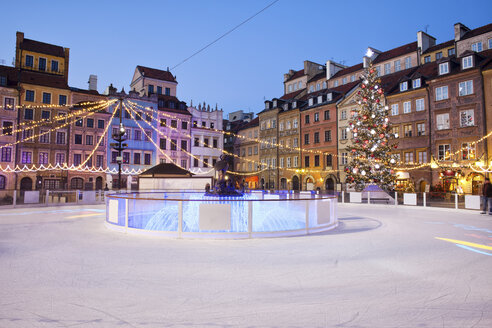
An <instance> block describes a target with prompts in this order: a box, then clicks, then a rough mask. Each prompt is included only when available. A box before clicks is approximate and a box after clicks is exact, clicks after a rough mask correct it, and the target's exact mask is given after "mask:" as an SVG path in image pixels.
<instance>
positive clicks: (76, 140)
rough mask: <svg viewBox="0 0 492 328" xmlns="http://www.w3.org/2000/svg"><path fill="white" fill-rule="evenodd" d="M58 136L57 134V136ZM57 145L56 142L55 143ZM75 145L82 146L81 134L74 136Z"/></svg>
mask: <svg viewBox="0 0 492 328" xmlns="http://www.w3.org/2000/svg"><path fill="white" fill-rule="evenodd" d="M57 135H58V134H57ZM57 143H58V142H57ZM74 143H75V144H76V145H81V144H82V135H81V134H76V135H75V142H74Z"/></svg>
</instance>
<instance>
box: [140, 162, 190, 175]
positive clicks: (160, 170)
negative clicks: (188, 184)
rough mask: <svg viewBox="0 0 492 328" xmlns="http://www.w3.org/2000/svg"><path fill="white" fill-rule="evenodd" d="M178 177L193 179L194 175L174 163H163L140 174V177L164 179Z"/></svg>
mask: <svg viewBox="0 0 492 328" xmlns="http://www.w3.org/2000/svg"><path fill="white" fill-rule="evenodd" d="M176 175H179V176H187V177H191V176H192V175H193V173H191V172H190V171H188V170H185V169H182V168H180V167H179V166H177V165H176V164H174V163H161V164H157V165H156V166H154V167H151V168H150V169H148V170H147V171H144V172H142V173H140V174H139V177H144V178H145V177H149V178H150V177H152V178H154V177H156V178H158V177H162V178H164V177H166V176H176Z"/></svg>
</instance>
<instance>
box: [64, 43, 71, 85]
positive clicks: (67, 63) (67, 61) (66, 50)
mask: <svg viewBox="0 0 492 328" xmlns="http://www.w3.org/2000/svg"><path fill="white" fill-rule="evenodd" d="M64 50H65V68H64V70H63V77H64V78H65V82H66V83H67V84H68V67H69V63H70V61H69V60H70V48H64Z"/></svg>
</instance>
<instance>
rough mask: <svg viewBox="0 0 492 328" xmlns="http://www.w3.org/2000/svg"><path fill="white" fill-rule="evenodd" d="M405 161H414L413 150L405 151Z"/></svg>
mask: <svg viewBox="0 0 492 328" xmlns="http://www.w3.org/2000/svg"><path fill="white" fill-rule="evenodd" d="M405 163H413V152H411V153H405Z"/></svg>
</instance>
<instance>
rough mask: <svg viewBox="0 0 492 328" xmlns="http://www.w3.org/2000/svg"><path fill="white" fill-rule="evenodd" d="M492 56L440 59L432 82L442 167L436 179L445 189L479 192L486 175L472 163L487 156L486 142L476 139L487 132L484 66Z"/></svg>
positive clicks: (435, 148) (435, 142)
mask: <svg viewBox="0 0 492 328" xmlns="http://www.w3.org/2000/svg"><path fill="white" fill-rule="evenodd" d="M491 57H492V51H490V50H488V51H484V52H481V53H476V52H474V51H471V50H468V51H465V52H463V53H462V54H461V56H459V57H451V58H442V59H441V60H439V61H437V77H436V78H434V79H432V80H430V81H429V98H430V111H431V113H430V114H431V115H430V122H431V127H432V128H431V129H432V131H433V135H432V143H431V153H432V155H433V156H434V157H435V158H436V159H437V163H438V166H439V167H436V169H435V170H433V177H432V178H433V181H434V183H436V182H438V181H440V182H441V184H442V185H443V188H444V190H449V191H452V190H456V189H457V188H458V186H460V187H461V188H462V189H463V191H464V192H465V193H472V192H473V193H477V192H478V188H479V185H480V182H481V179H482V177H481V176H480V175H477V174H475V173H474V172H473V171H472V170H471V169H470V168H469V165H470V164H473V163H475V162H476V161H477V159H480V158H483V157H485V158H486V157H487V155H486V147H485V145H484V143H478V144H474V143H473V142H474V141H476V140H478V139H479V138H481V137H482V136H483V135H485V134H486V130H485V127H486V126H485V122H486V117H485V114H486V113H485V106H484V101H483V100H484V94H483V90H484V89H483V80H482V74H481V67H482V66H486V65H487V64H488V63H489V62H490V60H491Z"/></svg>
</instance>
